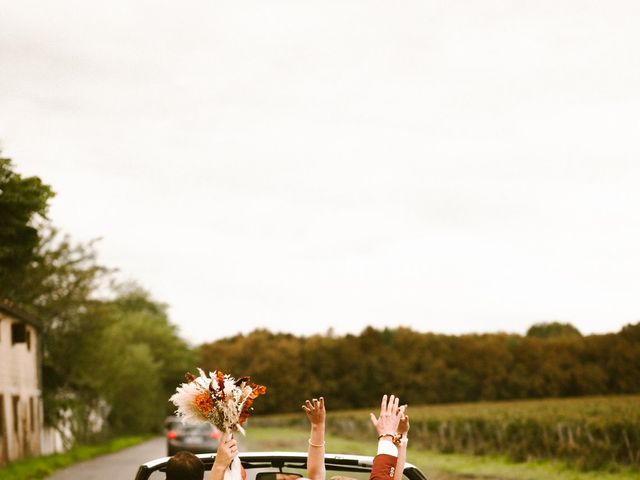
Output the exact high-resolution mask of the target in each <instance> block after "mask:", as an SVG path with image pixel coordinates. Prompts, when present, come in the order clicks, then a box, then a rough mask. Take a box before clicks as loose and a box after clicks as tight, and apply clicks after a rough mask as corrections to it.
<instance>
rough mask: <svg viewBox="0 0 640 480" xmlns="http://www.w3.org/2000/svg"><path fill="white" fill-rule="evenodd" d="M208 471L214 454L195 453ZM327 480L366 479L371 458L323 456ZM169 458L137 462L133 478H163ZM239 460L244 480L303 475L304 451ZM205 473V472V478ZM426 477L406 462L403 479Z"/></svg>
mask: <svg viewBox="0 0 640 480" xmlns="http://www.w3.org/2000/svg"><path fill="white" fill-rule="evenodd" d="M198 457H200V459H201V460H202V461H203V462H204V465H205V468H206V469H207V471H209V470H211V467H212V465H213V462H214V460H215V458H216V455H215V453H213V454H212V453H207V454H201V455H198ZM324 458H325V466H326V469H327V479H331V478H333V477H340V480H368V479H369V474H370V473H371V464H372V462H373V457H363V456H358V455H335V454H327V455H325V457H324ZM168 460H169V457H164V458H159V459H157V460H153V461H151V462H147V463H145V464H144V465H140V467H139V468H138V473H137V474H136V477H135V480H165V473H164V472H165V470H166V467H167V461H168ZM240 461H241V462H242V466H243V467H244V468H245V470H246V472H247V480H295V479H296V478H298V477H302V476H306V470H307V454H306V453H292V452H256V453H249V452H248V453H240ZM207 477H208V474H207V473H205V479H206V478H207ZM426 478H427V477H425V475H424V474H423V473H422V472H421V471H420V470H419V469H418V468H417V467H416V466H414V465H411V464H410V463H407V464H405V467H404V478H403V480H426Z"/></svg>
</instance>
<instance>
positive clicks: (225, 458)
mask: <svg viewBox="0 0 640 480" xmlns="http://www.w3.org/2000/svg"><path fill="white" fill-rule="evenodd" d="M236 455H238V442H237V441H236V439H235V438H233V433H232V432H225V433H224V434H223V435H222V438H221V439H220V443H219V444H218V451H217V453H216V461H215V462H214V466H221V467H222V468H227V467H228V466H229V465H230V464H231V462H232V461H233V459H234V458H235V456H236Z"/></svg>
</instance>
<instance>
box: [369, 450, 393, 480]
mask: <svg viewBox="0 0 640 480" xmlns="http://www.w3.org/2000/svg"><path fill="white" fill-rule="evenodd" d="M396 460H397V457H394V456H393V455H387V454H385V453H382V454H380V455H376V456H375V458H374V459H373V466H372V467H371V476H370V477H369V480H393V475H394V474H395V473H396Z"/></svg>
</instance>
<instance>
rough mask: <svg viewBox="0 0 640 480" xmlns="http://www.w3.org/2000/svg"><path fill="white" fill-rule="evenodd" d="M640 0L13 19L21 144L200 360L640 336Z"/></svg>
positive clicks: (3, 108) (2, 58)
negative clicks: (633, 326) (418, 341)
mask: <svg viewBox="0 0 640 480" xmlns="http://www.w3.org/2000/svg"><path fill="white" fill-rule="evenodd" d="M638 18H640V2H637V1H634V0H630V1H609V2H602V1H585V0H576V1H559V0H536V1H530V2H529V1H518V2H505V1H503V0H498V1H489V0H484V1H456V0H446V1H439V2H435V1H413V2H412V1H405V2H391V1H385V2H379V1H372V0H358V1H349V0H339V1H333V0H324V1H322V2H306V1H301V0H287V1H267V0H259V1H238V0H233V1H228V2H220V1H215V0H209V1H202V0H191V1H189V2H178V1H171V2H169V1H159V0H153V1H141V0H117V1H116V0H111V1H109V2H97V1H86V0H78V1H69V0H57V1H55V2H47V1H44V0H40V1H25V0H21V1H9V0H0V68H1V72H0V142H1V143H2V146H3V150H4V155H5V156H9V157H11V158H13V160H14V162H15V164H16V167H17V170H18V171H19V172H21V173H23V174H26V175H38V176H40V177H41V178H42V179H43V180H44V181H45V182H47V183H49V184H51V185H52V186H53V187H54V189H55V190H56V192H57V196H56V198H55V199H54V200H53V202H52V208H51V218H52V220H53V222H54V223H55V224H56V225H58V226H59V227H61V228H62V229H63V230H65V231H66V232H68V233H69V234H71V235H72V237H73V238H75V239H77V240H82V241H85V240H89V239H91V238H95V237H102V238H103V240H102V241H101V243H100V244H99V252H100V260H101V261H102V263H104V264H106V265H108V266H111V267H117V268H119V269H120V270H121V272H122V273H121V275H122V276H123V278H131V279H136V280H138V281H139V282H140V283H141V284H142V285H143V286H144V287H146V288H147V289H149V290H150V291H151V292H152V294H153V295H154V297H155V298H157V299H159V300H162V301H165V302H167V303H168V304H169V305H170V307H171V308H170V314H171V318H172V320H173V322H174V323H176V324H177V325H178V326H179V327H180V331H181V333H182V334H183V335H184V336H185V337H186V338H188V339H189V340H190V341H191V342H193V343H200V342H202V341H210V340H214V339H216V338H221V337H224V336H229V335H233V334H236V333H238V332H249V331H251V330H253V329H254V328H257V327H265V328H269V329H271V330H274V331H288V332H293V333H296V334H311V333H316V332H322V333H323V332H325V331H326V330H327V329H328V328H330V327H331V328H333V329H334V331H335V332H336V333H338V334H342V333H346V332H354V333H357V332H359V331H361V330H362V328H364V327H365V326H366V325H373V326H376V327H384V326H389V327H394V326H398V325H405V326H410V327H412V328H414V329H417V330H420V331H435V332H446V333H461V332H493V331H498V330H502V331H510V332H519V333H524V332H525V331H526V329H527V328H528V326H530V325H531V324H532V323H534V322H538V321H552V320H559V321H565V322H571V323H573V324H574V325H576V326H577V327H578V328H579V329H580V330H581V331H582V332H583V333H590V332H606V331H617V330H618V329H619V328H620V327H621V326H622V325H624V324H626V323H631V322H637V321H639V320H640V295H639V293H640V215H639V207H640V156H639V154H640V28H638Z"/></svg>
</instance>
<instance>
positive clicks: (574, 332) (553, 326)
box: [527, 322, 582, 338]
mask: <svg viewBox="0 0 640 480" xmlns="http://www.w3.org/2000/svg"><path fill="white" fill-rule="evenodd" d="M581 336H582V334H581V333H580V330H578V329H577V328H576V327H574V326H573V325H571V324H570V323H560V322H540V323H536V324H534V325H532V326H531V327H529V330H527V337H540V338H548V337H581Z"/></svg>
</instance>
